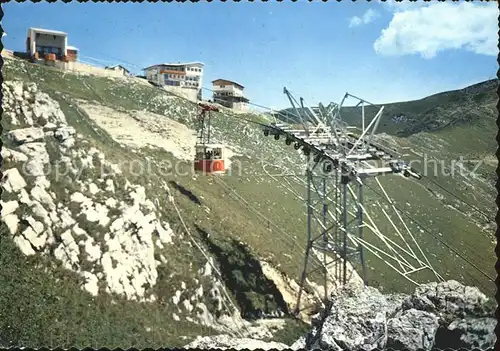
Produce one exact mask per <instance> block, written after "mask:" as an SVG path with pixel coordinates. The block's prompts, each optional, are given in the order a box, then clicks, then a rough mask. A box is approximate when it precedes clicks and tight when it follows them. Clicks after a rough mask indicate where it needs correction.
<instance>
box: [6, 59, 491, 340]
mask: <svg viewBox="0 0 500 351" xmlns="http://www.w3.org/2000/svg"><path fill="white" fill-rule="evenodd" d="M23 66H25V64H21V63H17V64H16V65H15V66H10V67H5V68H4V75H5V76H6V79H23V80H26V81H35V82H37V83H38V84H39V85H40V87H41V89H42V90H44V91H46V92H48V93H49V94H50V95H51V96H52V97H54V98H56V99H58V100H59V101H60V103H61V107H62V108H63V111H64V112H65V114H66V117H67V119H68V122H69V123H70V124H71V125H73V126H74V127H75V128H76V129H77V130H78V132H79V133H82V134H84V135H85V136H87V137H89V138H91V139H92V142H93V143H95V145H96V147H98V148H99V149H101V150H103V151H104V152H105V154H106V156H107V158H109V159H111V160H114V161H117V160H120V159H123V158H129V159H130V158H139V159H140V158H143V157H145V156H150V157H152V158H153V159H154V160H157V161H158V160H162V159H165V158H171V155H170V154H168V153H167V152H164V151H162V150H151V149H147V150H141V151H140V152H139V153H138V154H134V153H131V152H129V151H128V150H125V149H124V148H122V147H120V146H119V145H117V144H116V143H114V142H113V141H112V140H111V139H110V138H109V136H107V134H106V133H105V132H104V131H102V130H101V129H100V128H98V127H97V126H96V125H94V124H93V123H92V122H91V121H89V120H88V119H87V118H85V116H83V117H82V116H81V115H79V114H78V113H77V112H76V111H75V108H74V106H71V105H72V104H71V100H72V99H74V98H79V99H87V100H95V101H98V102H100V103H102V104H105V105H108V106H110V107H113V108H115V109H119V110H130V109H147V110H149V111H152V112H155V113H159V114H164V115H166V116H168V117H169V118H172V119H175V120H178V121H181V122H185V123H186V124H188V125H191V126H193V123H194V119H193V116H194V115H195V114H194V113H195V106H194V104H192V103H190V102H187V101H185V100H182V99H177V98H175V100H161V99H159V98H158V97H159V96H164V95H168V94H166V93H165V92H160V91H158V90H157V89H155V88H153V87H149V86H147V85H142V84H138V83H135V84H128V83H125V82H122V81H118V80H111V79H105V78H99V77H90V76H88V77H78V76H75V75H71V74H66V75H63V74H62V73H60V72H57V71H52V70H49V69H46V68H42V67H32V66H25V67H23ZM26 67H29V69H26ZM56 92H62V93H64V94H65V96H66V97H65V98H62V97H61V96H59V95H58V94H56ZM131 97H134V98H133V99H132V98H131ZM172 101H173V102H172ZM224 114H225V116H224V115H221V114H219V115H218V116H217V117H216V118H214V125H215V127H216V136H222V135H224V136H225V139H226V140H228V142H229V143H230V144H231V145H236V146H239V147H240V149H241V150H244V152H245V153H246V154H247V155H248V156H251V157H252V158H251V159H250V158H248V157H241V158H240V160H241V163H242V165H243V170H244V172H243V174H242V175H241V176H238V175H233V176H231V177H226V178H225V181H226V182H227V183H228V184H229V185H230V186H232V187H233V188H234V189H236V191H237V193H238V194H240V195H242V196H243V197H244V198H245V199H246V200H247V201H248V203H249V204H251V205H252V206H254V207H255V208H257V209H259V211H261V212H262V213H264V214H265V215H266V216H267V217H268V218H269V219H271V220H272V221H273V222H275V223H276V224H278V225H279V226H280V227H282V229H283V231H284V232H286V233H288V234H290V235H292V236H295V237H296V238H297V240H298V241H299V242H304V239H305V238H304V235H305V234H304V228H305V221H304V218H305V215H304V211H303V209H302V207H301V204H300V203H299V202H298V201H297V200H296V199H294V198H293V197H292V196H291V195H290V194H288V195H287V194H285V193H284V192H283V191H282V190H281V189H280V188H279V187H278V184H277V183H275V182H274V181H272V180H270V179H269V178H267V177H266V176H265V174H263V172H262V170H261V169H260V165H259V164H258V162H256V161H255V157H256V156H259V155H261V156H262V157H264V158H271V157H272V156H271V157H270V156H267V155H276V154H278V155H283V156H284V157H290V158H291V161H294V160H295V161H296V158H295V157H294V156H293V148H291V147H288V148H285V146H284V145H283V144H284V143H282V142H281V141H280V142H276V141H274V140H273V139H265V138H264V137H263V136H262V133H260V132H259V131H258V129H256V128H255V127H253V126H250V125H248V124H247V123H244V122H241V121H237V120H236V119H234V118H232V117H231V118H229V117H228V116H227V113H226V112H224ZM247 117H252V118H253V116H247ZM236 130H237V131H239V132H238V133H235V132H234V131H236ZM254 141H255V142H254ZM130 180H131V181H132V182H135V183H141V184H144V185H145V187H146V189H147V191H148V193H149V194H150V195H151V196H153V197H154V196H158V194H161V191H160V190H159V187H158V185H159V183H160V180H166V181H174V182H176V183H177V184H179V185H180V186H182V187H183V188H185V189H187V190H188V191H190V192H191V193H192V194H194V195H195V196H196V197H197V198H198V199H199V200H200V202H201V204H202V205H199V204H196V203H194V202H193V201H192V200H190V199H189V198H188V197H187V196H183V195H182V194H181V193H180V192H177V201H178V203H179V206H180V208H181V209H182V212H183V215H184V217H185V219H187V220H188V225H189V226H190V228H191V229H192V230H193V232H195V230H194V229H195V228H196V225H198V226H199V227H200V228H201V229H203V230H204V231H206V232H209V233H210V234H211V236H212V237H213V238H214V240H219V241H220V242H223V243H225V242H228V240H229V239H233V238H234V239H237V240H242V241H244V242H245V243H247V244H248V245H249V246H250V247H251V250H252V252H253V253H254V254H255V255H256V256H258V257H263V258H269V259H270V260H271V261H272V262H273V263H274V264H275V265H278V264H279V266H280V269H281V270H282V271H283V272H285V273H286V274H288V275H289V276H291V277H294V278H295V277H297V275H298V272H299V269H300V266H301V264H302V250H301V249H299V248H296V247H295V246H292V245H290V243H289V240H287V239H286V238H284V237H283V235H282V234H280V233H278V232H277V231H275V230H271V231H270V230H269V229H268V226H267V223H265V221H263V220H262V219H261V218H260V217H259V216H257V215H256V214H255V213H253V212H252V211H251V210H249V209H248V207H247V206H244V205H243V204H242V203H241V202H239V201H236V200H235V199H233V198H231V197H230V196H229V194H228V193H227V191H226V190H225V189H224V188H223V187H220V186H219V185H218V184H216V183H214V182H213V181H212V180H211V179H210V177H199V178H197V179H196V180H193V179H192V178H191V177H182V176H175V175H172V176H167V177H161V176H160V174H159V170H158V169H156V168H155V167H153V172H152V173H151V174H150V175H149V176H148V177H147V178H137V179H133V178H131V179H130ZM381 181H382V183H384V185H391V191H390V195H391V196H393V197H394V198H395V200H396V202H397V203H398V204H399V205H401V207H405V206H406V203H407V202H411V208H408V207H407V209H408V210H409V212H410V213H411V214H412V216H415V218H416V219H417V220H418V221H419V222H421V223H423V224H426V225H427V226H429V227H430V229H432V231H433V232H435V233H437V232H441V233H443V238H444V240H446V242H449V243H451V244H454V246H455V247H458V248H459V250H464V251H465V253H466V254H467V256H468V257H469V258H471V259H472V260H473V261H474V262H476V263H477V264H479V265H480V266H481V268H483V269H485V270H487V271H488V272H489V273H490V275H493V274H494V271H493V264H492V262H493V254H492V253H493V245H492V244H491V243H490V241H489V239H484V238H483V237H478V235H477V234H478V231H479V229H478V228H477V227H475V226H474V225H471V224H470V223H469V222H468V221H467V219H466V217H464V216H463V215H461V214H458V213H456V212H454V211H453V210H448V209H446V208H443V204H442V203H440V202H438V201H436V199H435V198H434V197H433V195H432V194H431V193H429V191H427V190H426V189H425V187H423V186H421V185H419V184H418V183H416V182H414V181H408V180H405V179H403V178H399V177H396V178H391V179H388V178H387V179H381ZM374 187H375V186H374ZM299 190H301V189H300V188H299ZM302 191H303V190H302ZM368 192H369V190H367V193H368ZM366 198H367V199H369V198H370V195H369V194H367V195H366ZM413 199H419V201H418V202H415V201H414V200H413ZM448 201H451V200H450V199H448ZM479 202H481V201H479ZM203 205H205V206H208V207H209V208H210V210H211V211H210V213H209V214H207V213H206V212H205V210H204V208H203ZM165 214H166V215H167V216H168V217H169V219H170V221H171V225H172V227H173V229H174V230H178V229H179V223H178V221H177V220H176V218H175V216H174V215H173V214H172V212H171V211H170V210H169V209H166V210H165ZM375 217H379V218H381V214H380V213H378V214H377V215H376V216H375ZM430 221H433V222H430ZM381 228H383V222H382V225H381ZM417 232H418V230H417ZM418 240H419V241H420V242H421V244H422V246H424V250H427V251H430V252H432V253H433V254H435V255H436V257H435V258H434V257H433V256H430V258H431V259H432V260H433V263H434V265H435V267H436V268H437V269H438V270H439V271H440V273H441V274H443V275H445V276H446V274H445V273H446V271H448V272H449V277H450V278H456V279H458V280H461V281H464V282H466V283H469V284H474V285H478V286H480V287H481V288H482V289H483V290H485V291H486V292H489V293H492V292H493V291H494V290H493V289H494V286H493V285H492V284H488V283H485V280H484V279H483V278H482V277H481V276H480V275H479V274H478V273H477V272H475V271H474V270H472V269H470V268H468V267H467V266H465V265H464V264H463V263H462V261H461V260H459V259H457V258H455V257H453V255H450V254H449V252H448V251H447V249H445V248H441V247H440V246H439V245H437V244H436V242H435V240H433V239H432V237H429V236H428V235H426V234H418ZM6 245H7V244H6ZM8 245H10V244H8ZM176 249H180V248H176ZM10 250H11V252H12V254H11V255H13V256H15V257H17V258H16V260H18V261H19V262H24V261H25V260H24V259H23V258H22V257H20V254H19V253H16V251H15V250H14V249H13V248H12V247H11V249H10ZM182 250H186V252H182V254H180V253H179V252H175V253H174V252H172V254H175V256H176V257H180V258H183V260H182V261H183V262H184V263H183V262H177V263H176V265H175V266H174V265H172V266H171V267H169V269H171V270H172V271H173V272H174V273H175V274H174V276H177V277H182V276H183V274H187V273H188V270H187V268H186V266H187V264H188V262H190V261H193V262H195V264H196V262H197V260H196V253H194V252H192V251H189V250H188V249H186V248H183V249H182ZM484 252H488V253H491V255H490V256H491V260H488V259H485V256H484ZM16 255H17V256H16ZM367 259H368V262H369V264H370V265H371V267H372V269H371V270H370V273H369V277H370V278H371V280H372V282H374V283H379V284H382V285H384V286H385V288H386V289H387V290H396V291H408V290H412V287H411V285H409V284H407V283H406V282H404V281H403V283H402V280H401V278H399V277H398V276H397V275H396V274H395V273H393V272H391V271H388V270H387V268H386V266H385V264H384V263H382V262H380V260H378V259H377V258H375V257H373V256H371V255H368V257H367ZM439 261H441V262H439ZM199 264H202V262H199ZM28 266H30V265H27V266H23V265H21V264H20V265H19V267H28ZM30 267H31V266H30ZM462 267H466V268H462ZM17 272H18V273H17V274H18V275H22V274H23V273H20V272H23V270H21V269H19V271H17ZM27 272H28V271H27ZM29 272H32V271H29ZM33 272H37V270H36V269H34V271H33ZM169 273H170V272H169ZM6 274H9V273H8V272H7V273H6ZM30 274H31V273H30ZM26 275H27V279H28V281H30V280H29V279H30V278H29V277H30V275H29V274H28V273H26ZM33 275H35V276H37V274H36V273H33ZM461 276H463V279H461ZM41 277H43V276H40V279H41ZM44 279H45V278H44ZM42 280H43V279H41V280H36V283H34V284H35V285H38V284H42ZM26 284H27V283H26ZM56 285H57V284H56ZM65 285H68V286H73V285H74V284H72V283H71V281H67V282H66V283H65ZM159 285H160V286H162V287H163V286H165V287H166V288H167V289H168V290H170V289H172V287H171V286H170V285H173V283H172V284H170V280H169V284H164V282H163V284H159ZM49 286H50V285H49ZM18 288H19V289H20V288H22V285H15V286H13V287H12V290H13V291H15V289H18ZM61 288H62V287H61ZM66 289H70V288H69V287H68V288H66ZM71 289H73V290H71ZM71 289H70V290H68V291H70V293H68V294H66V295H64V294H63V295H62V296H65V298H63V297H61V300H65V299H69V300H71V299H74V300H80V299H86V298H88V297H86V296H87V295H86V294H85V293H82V292H80V291H79V290H77V289H75V288H71ZM170 293H171V291H166V292H165V295H168V294H170ZM103 299H105V297H103ZM93 303H94V305H92V306H94V307H93V308H96V311H97V312H96V313H98V314H100V316H102V318H105V319H106V318H108V320H111V321H114V319H115V318H121V317H120V315H119V314H117V312H113V311H110V310H107V309H106V308H104V309H101V308H98V307H96V306H98V305H96V304H98V302H93ZM123 303H125V302H123ZM42 304H43V303H42ZM104 305H106V304H104ZM130 305H131V306H132V305H133V306H134V308H133V309H130V308H129V310H130V311H131V312H130V313H131V318H135V317H134V313H136V312H135V311H136V310H138V311H139V310H140V312H137V313H138V315H142V314H144V315H148V312H147V307H144V310H141V309H142V308H143V307H141V306H140V305H137V304H134V303H130ZM79 306H81V307H80V308H77V310H78V311H79V312H78V313H88V312H86V307H85V308H84V307H82V306H83V305H79ZM99 306H100V305H99ZM109 308H111V307H109ZM10 312H12V311H10ZM61 313H62V312H61ZM63 314H64V313H62V314H61V315H63ZM26 316H31V313H30V314H28V315H26ZM160 317H161V318H164V319H165V322H160V323H158V324H165V323H166V320H168V319H170V314H165V315H162V314H161V313H160ZM160 317H158V318H160ZM29 318H32V317H29ZM131 324H133V323H131ZM168 324H169V323H166V324H165V325H168ZM95 325H96V328H97V327H98V326H99V325H100V324H99V323H97V324H95ZM101 326H102V325H101ZM127 326H128V324H127ZM167 329H168V328H167ZM185 329H190V330H194V331H193V333H192V334H191V335H193V334H195V333H197V332H200V331H196V327H195V326H190V327H189V328H185ZM40 330H42V329H40ZM180 330H182V328H181V329H180ZM127 333H128V331H126V330H121V329H120V330H118V329H117V330H116V331H115V334H114V335H116V338H117V339H116V340H125V341H123V342H122V343H120V344H121V345H123V344H126V345H127V346H128V344H129V343H130V342H129V340H133V338H132V335H134V334H133V333H132V334H130V335H131V336H130V337H128V336H126V335H128V334H127ZM182 333H184V331H182ZM90 334H91V333H90ZM175 334H176V335H175V337H174V336H172V340H174V339H175V340H178V336H179V334H178V333H175ZM98 335H101V336H102V337H103V338H104V337H105V335H106V333H103V334H98ZM162 335H163V334H162ZM166 335H172V332H170V334H168V333H166ZM87 340H90V339H87ZM97 340H98V342H99V340H101V342H100V343H102V340H108V339H102V338H98V339H97ZM146 340H147V339H144V337H141V338H140V342H141V343H142V344H141V345H145V344H147V342H146ZM158 340H160V339H158ZM165 340H166V341H164V342H165V343H168V344H169V345H174V343H173V341H172V343H171V342H170V341H169V340H170V339H168V340H167V339H165ZM160 341H162V340H160ZM160 341H159V342H160ZM177 344H178V343H177Z"/></svg>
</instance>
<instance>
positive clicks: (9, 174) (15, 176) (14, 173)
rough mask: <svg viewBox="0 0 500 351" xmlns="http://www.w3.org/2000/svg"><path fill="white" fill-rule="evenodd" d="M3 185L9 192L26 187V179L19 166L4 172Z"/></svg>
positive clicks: (15, 191) (16, 191)
mask: <svg viewBox="0 0 500 351" xmlns="http://www.w3.org/2000/svg"><path fill="white" fill-rule="evenodd" d="M2 183H3V187H4V189H5V190H6V191H8V192H9V193H18V192H19V191H20V190H22V189H24V188H25V187H26V181H25V180H24V178H23V177H22V176H21V174H20V173H19V171H18V170H17V168H10V169H8V170H6V171H5V172H4V173H3V178H2Z"/></svg>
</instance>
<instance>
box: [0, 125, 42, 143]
mask: <svg viewBox="0 0 500 351" xmlns="http://www.w3.org/2000/svg"><path fill="white" fill-rule="evenodd" d="M44 136H45V133H44V132H43V129H42V128H34V127H31V128H23V129H15V130H11V131H10V132H8V133H7V137H8V138H9V139H11V140H12V141H13V142H14V143H16V144H18V145H20V144H24V143H32V142H35V141H40V140H43V138H44Z"/></svg>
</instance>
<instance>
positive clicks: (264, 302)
mask: <svg viewBox="0 0 500 351" xmlns="http://www.w3.org/2000/svg"><path fill="white" fill-rule="evenodd" d="M195 227H196V230H197V231H198V233H199V234H200V236H201V238H202V240H203V241H204V242H205V244H206V245H207V246H208V249H209V250H210V252H211V253H212V254H213V255H214V256H215V258H216V259H217V261H218V262H219V264H220V268H221V273H222V276H223V279H224V282H225V283H226V286H227V287H228V289H229V290H230V291H231V293H232V295H233V296H234V297H235V299H236V302H237V304H238V307H239V309H240V311H241V315H242V317H243V318H245V319H249V320H252V319H257V318H262V317H266V316H273V315H274V316H277V315H280V314H281V315H283V314H285V315H288V314H289V311H288V306H287V304H286V303H285V301H284V299H283V296H282V295H281V293H280V292H279V290H278V288H277V287H276V285H275V284H274V282H273V281H271V280H269V279H267V277H266V276H265V275H264V273H263V272H262V267H261V265H260V262H259V261H258V260H257V259H256V258H255V257H254V256H253V255H252V253H251V252H250V250H249V249H248V248H247V247H246V246H245V245H244V244H242V243H240V242H238V241H236V240H234V239H232V240H221V239H218V238H212V237H211V236H210V234H209V233H208V232H207V231H205V230H204V229H202V228H200V227H199V226H197V225H196V226H195Z"/></svg>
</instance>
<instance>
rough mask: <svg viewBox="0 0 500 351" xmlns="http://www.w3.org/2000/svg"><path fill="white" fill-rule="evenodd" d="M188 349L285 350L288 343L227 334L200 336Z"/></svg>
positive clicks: (187, 346)
mask: <svg viewBox="0 0 500 351" xmlns="http://www.w3.org/2000/svg"><path fill="white" fill-rule="evenodd" d="M184 348H186V349H195V348H200V349H213V348H216V349H235V350H245V349H249V350H255V349H262V350H273V349H275V350H284V349H286V348H288V346H287V345H285V344H281V343H277V342H264V341H261V340H257V339H250V338H232V337H230V336H227V335H217V336H206V337H198V338H196V339H195V340H194V341H193V342H191V343H190V344H188V345H186V346H184Z"/></svg>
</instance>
